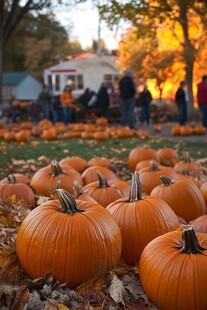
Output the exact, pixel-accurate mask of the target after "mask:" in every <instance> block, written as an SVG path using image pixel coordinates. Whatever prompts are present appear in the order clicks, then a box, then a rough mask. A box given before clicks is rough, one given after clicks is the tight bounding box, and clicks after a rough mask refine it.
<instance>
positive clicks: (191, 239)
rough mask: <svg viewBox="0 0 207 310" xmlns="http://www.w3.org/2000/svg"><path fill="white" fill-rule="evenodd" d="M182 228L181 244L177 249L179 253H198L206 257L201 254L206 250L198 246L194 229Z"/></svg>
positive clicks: (187, 226) (189, 227) (186, 226)
mask: <svg viewBox="0 0 207 310" xmlns="http://www.w3.org/2000/svg"><path fill="white" fill-rule="evenodd" d="M182 228H183V232H182V243H181V245H180V246H178V247H177V248H178V249H179V250H180V252H181V253H186V254H196V253H199V254H203V255H205V256H207V255H206V254H205V253H203V252H202V251H203V250H206V249H205V248H204V247H202V246H201V245H200V243H199V241H198V238H197V236H196V233H195V231H194V229H193V228H192V227H191V226H189V225H182Z"/></svg>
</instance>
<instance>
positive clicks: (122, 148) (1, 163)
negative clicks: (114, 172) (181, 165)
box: [0, 136, 207, 178]
mask: <svg viewBox="0 0 207 310" xmlns="http://www.w3.org/2000/svg"><path fill="white" fill-rule="evenodd" d="M136 146H148V147H152V148H154V149H156V150H157V149H159V148H163V147H171V148H174V149H176V150H177V151H178V153H179V155H180V157H181V158H182V154H183V151H186V150H187V151H189V154H190V157H191V158H195V159H197V158H204V157H207V142H205V141H198V142H192V141H187V140H185V139H182V140H181V141H179V142H177V141H174V140H173V139H163V138H159V137H154V138H153V137H152V138H150V139H148V140H139V139H138V138H137V137H135V136H134V137H131V138H123V139H117V138H111V139H108V140H106V141H103V142H96V141H94V140H85V139H80V138H72V139H65V140H56V141H50V142H45V141H43V140H42V139H40V138H38V139H33V140H32V141H30V142H27V143H22V144H20V145H17V144H16V142H11V143H5V142H4V141H3V140H1V141H0V177H1V178H2V177H3V176H5V174H6V171H7V168H6V167H7V165H8V164H9V163H10V162H11V159H12V158H13V159H16V160H29V159H33V160H36V159H37V158H38V157H40V156H45V157H47V158H48V159H50V160H54V159H55V160H57V161H59V160H61V159H62V158H64V157H67V156H81V157H83V158H85V159H90V158H92V157H96V156H98V157H99V156H105V157H107V158H114V157H116V158H119V159H122V160H125V161H127V158H128V154H129V152H130V151H131V150H132V149H133V148H134V147H136Z"/></svg>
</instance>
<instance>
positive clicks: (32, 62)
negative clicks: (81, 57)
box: [4, 13, 81, 79]
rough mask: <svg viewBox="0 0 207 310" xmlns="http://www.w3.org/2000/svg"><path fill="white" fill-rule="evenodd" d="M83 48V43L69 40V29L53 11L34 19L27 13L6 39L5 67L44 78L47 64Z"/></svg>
mask: <svg viewBox="0 0 207 310" xmlns="http://www.w3.org/2000/svg"><path fill="white" fill-rule="evenodd" d="M80 51H81V46H80V43H78V42H74V43H72V42H70V40H69V37H68V33H67V31H66V30H65V29H64V28H63V27H62V26H61V25H60V24H59V23H58V22H57V21H56V20H55V19H54V16H53V14H51V13H50V14H44V15H42V14H41V15H39V16H38V18H35V17H34V16H33V15H32V14H31V13H28V14H27V15H26V16H25V18H24V19H23V20H22V21H21V22H20V24H19V26H18V27H17V29H16V30H15V31H14V32H13V34H12V35H11V37H10V38H9V40H8V42H7V45H6V47H5V57H4V70H5V71H15V70H28V71H29V72H31V73H32V74H33V75H34V76H36V77H37V78H39V79H41V78H42V72H43V70H44V69H45V68H46V67H49V66H51V65H52V64H54V63H55V62H57V61H59V60H61V59H64V58H65V56H66V55H68V54H73V53H77V52H80Z"/></svg>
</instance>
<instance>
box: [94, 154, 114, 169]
mask: <svg viewBox="0 0 207 310" xmlns="http://www.w3.org/2000/svg"><path fill="white" fill-rule="evenodd" d="M110 165H111V163H110V160H109V159H108V158H106V157H103V156H102V157H93V158H91V159H89V161H88V167H91V166H102V167H106V168H110Z"/></svg>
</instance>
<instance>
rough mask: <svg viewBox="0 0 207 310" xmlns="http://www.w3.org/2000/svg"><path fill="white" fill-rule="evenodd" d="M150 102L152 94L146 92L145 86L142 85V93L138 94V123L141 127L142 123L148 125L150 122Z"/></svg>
mask: <svg viewBox="0 0 207 310" xmlns="http://www.w3.org/2000/svg"><path fill="white" fill-rule="evenodd" d="M151 101H152V94H151V92H150V91H149V90H148V87H147V85H146V84H145V85H144V88H143V91H142V92H140V94H139V102H140V106H141V114H140V122H141V124H142V125H143V124H144V122H145V121H146V123H147V124H148V125H149V121H150V103H151Z"/></svg>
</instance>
